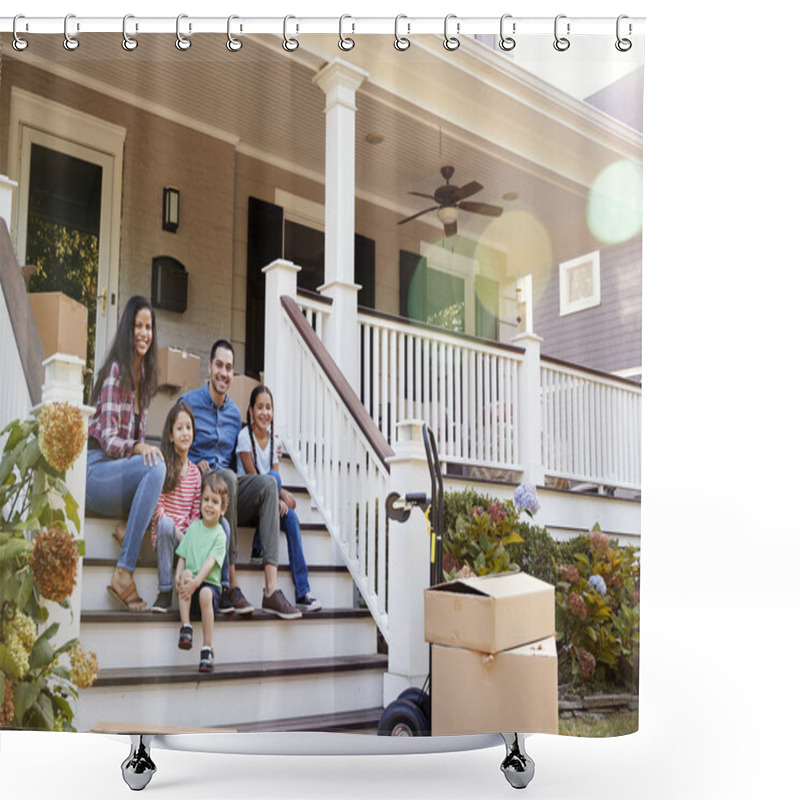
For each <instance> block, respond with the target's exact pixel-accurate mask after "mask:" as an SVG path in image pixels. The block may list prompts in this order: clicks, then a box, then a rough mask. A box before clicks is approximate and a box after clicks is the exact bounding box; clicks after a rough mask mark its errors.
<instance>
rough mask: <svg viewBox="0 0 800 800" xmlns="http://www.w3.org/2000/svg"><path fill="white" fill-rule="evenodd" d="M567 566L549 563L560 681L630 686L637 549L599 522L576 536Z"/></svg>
mask: <svg viewBox="0 0 800 800" xmlns="http://www.w3.org/2000/svg"><path fill="white" fill-rule="evenodd" d="M577 544H578V545H579V546H582V549H583V552H581V551H580V550H576V552H574V553H573V556H572V559H573V563H572V564H557V563H556V561H555V560H554V562H553V564H554V566H555V568H556V570H557V572H558V574H559V577H560V578H561V580H559V581H558V582H557V584H556V629H557V636H556V639H557V642H558V648H559V672H560V681H561V682H562V683H563V682H568V681H576V680H582V681H583V682H584V683H586V684H592V683H595V684H597V683H601V684H613V685H616V686H629V685H631V684H633V685H632V686H631V688H633V687H634V686H635V681H636V672H637V670H638V660H639V553H638V551H637V550H636V549H635V548H633V547H626V548H619V547H616V546H615V545H614V544H613V543H612V542H611V541H610V540H609V538H608V536H606V534H605V533H603V532H602V531H601V530H600V529H599V527H598V526H595V528H594V529H593V530H592V531H591V532H590V534H589V535H588V536H582V537H579V538H578V540H577Z"/></svg>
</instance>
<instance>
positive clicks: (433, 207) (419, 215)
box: [397, 206, 439, 225]
mask: <svg viewBox="0 0 800 800" xmlns="http://www.w3.org/2000/svg"><path fill="white" fill-rule="evenodd" d="M437 208H439V206H431V207H430V208H426V209H425V210H424V211H417V213H416V214H412V215H411V216H410V217H406V218H405V219H401V220H400V222H398V223H397V224H398V225H402V224H403V223H404V222H411V220H412V219H416V218H417V217H421V216H422V215H423V214H427V213H428V212H429V211H436V209H437Z"/></svg>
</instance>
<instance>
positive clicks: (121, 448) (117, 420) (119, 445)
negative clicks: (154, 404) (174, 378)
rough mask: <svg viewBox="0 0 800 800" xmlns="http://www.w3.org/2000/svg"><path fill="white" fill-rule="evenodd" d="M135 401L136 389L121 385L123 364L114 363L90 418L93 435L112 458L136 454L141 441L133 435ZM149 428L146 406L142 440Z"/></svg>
mask: <svg viewBox="0 0 800 800" xmlns="http://www.w3.org/2000/svg"><path fill="white" fill-rule="evenodd" d="M142 375H144V367H142ZM135 400H136V397H135V394H134V392H133V390H132V389H123V388H122V385H121V384H120V378H119V364H118V363H117V362H116V361H114V362H112V364H111V368H110V369H109V370H108V374H107V375H106V377H105V380H104V381H103V387H102V389H101V390H100V400H99V401H98V402H97V407H96V408H95V410H94V414H92V418H91V419H90V420H89V436H91V437H94V438H95V439H97V441H98V442H100V447H102V449H103V452H104V453H105V454H106V455H108V456H111V458H128V457H129V456H131V455H132V454H133V446H134V445H135V444H136V441H137V440H134V438H133V431H134V427H135V420H134V406H135ZM146 429H147V409H146V408H145V409H143V410H142V412H141V415H140V417H139V438H138V441H140V442H143V441H144V433H145V430H146Z"/></svg>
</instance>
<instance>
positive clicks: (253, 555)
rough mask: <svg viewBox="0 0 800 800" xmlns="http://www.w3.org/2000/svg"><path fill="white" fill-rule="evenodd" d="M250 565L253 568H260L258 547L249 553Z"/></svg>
mask: <svg viewBox="0 0 800 800" xmlns="http://www.w3.org/2000/svg"><path fill="white" fill-rule="evenodd" d="M250 563H251V564H252V565H253V566H254V567H260V566H261V548H260V547H254V548H253V549H252V550H251V551H250Z"/></svg>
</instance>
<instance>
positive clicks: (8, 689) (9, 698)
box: [0, 676, 14, 728]
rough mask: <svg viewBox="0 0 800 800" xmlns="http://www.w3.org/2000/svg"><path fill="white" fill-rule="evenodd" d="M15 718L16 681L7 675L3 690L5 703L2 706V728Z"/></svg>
mask: <svg viewBox="0 0 800 800" xmlns="http://www.w3.org/2000/svg"><path fill="white" fill-rule="evenodd" d="M12 719H14V683H13V681H12V680H11V678H9V677H8V676H6V680H5V688H4V692H3V704H2V706H0V728H2V727H3V726H5V725H8V723H9V722H11V720H12Z"/></svg>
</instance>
